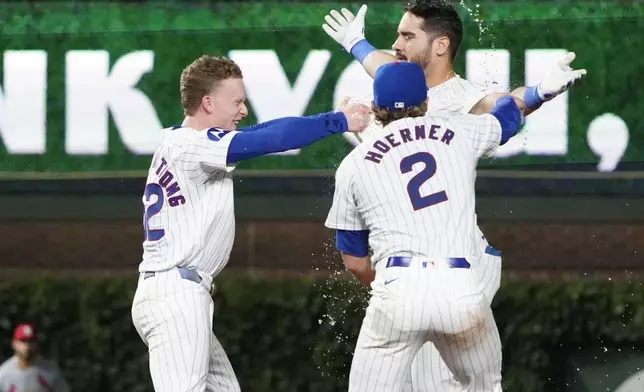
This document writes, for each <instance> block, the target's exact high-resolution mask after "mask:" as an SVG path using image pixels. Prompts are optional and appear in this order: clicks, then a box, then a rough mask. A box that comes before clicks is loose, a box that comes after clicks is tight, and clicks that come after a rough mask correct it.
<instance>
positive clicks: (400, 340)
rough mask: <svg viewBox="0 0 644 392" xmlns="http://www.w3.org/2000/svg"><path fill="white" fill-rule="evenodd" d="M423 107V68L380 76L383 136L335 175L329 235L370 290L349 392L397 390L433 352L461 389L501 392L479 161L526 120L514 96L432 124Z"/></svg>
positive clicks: (404, 66) (399, 66) (388, 69)
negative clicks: (481, 257)
mask: <svg viewBox="0 0 644 392" xmlns="http://www.w3.org/2000/svg"><path fill="white" fill-rule="evenodd" d="M429 99H430V100H431V98H429ZM427 100H428V98H427V87H426V85H425V76H424V74H423V70H422V68H421V67H420V66H418V65H417V64H415V63H411V62H406V61H404V62H395V63H388V64H385V65H383V66H381V67H380V68H379V69H378V70H377V72H376V74H375V78H374V100H373V111H374V114H375V118H376V121H378V122H379V123H380V124H381V125H382V126H383V127H384V128H381V129H380V133H379V134H372V135H369V136H368V138H367V139H365V140H364V142H363V143H361V144H360V145H359V146H357V147H356V148H355V149H354V150H353V151H351V152H350V153H349V155H347V157H345V159H344V160H343V161H342V163H341V164H340V166H339V167H338V170H337V172H336V187H335V194H334V199H333V204H332V206H331V209H330V211H329V214H328V217H327V220H326V226H327V227H329V228H332V229H336V247H337V248H338V249H339V250H340V252H341V254H342V258H343V260H344V263H345V265H346V267H347V269H348V270H349V271H351V272H352V273H354V274H355V275H356V277H357V278H358V279H359V280H360V281H361V282H363V283H364V284H366V285H371V288H372V291H371V299H370V301H369V306H368V307H367V310H366V314H365V317H364V320H363V324H362V328H361V330H360V335H359V337H358V342H357V344H356V349H355V353H354V356H353V362H352V364H351V372H350V376H349V392H362V391H370V392H397V391H401V390H402V389H403V385H404V382H405V380H406V379H407V378H408V377H409V372H410V366H411V363H412V360H413V359H414V357H415V355H416V353H417V352H418V351H419V350H420V348H421V347H422V346H423V344H425V343H426V342H432V343H433V344H434V345H435V346H436V347H437V349H438V351H439V353H440V354H441V356H442V357H443V358H444V360H445V363H446V364H447V366H448V368H449V370H450V371H451V372H452V374H453V375H454V377H455V378H456V380H457V381H458V382H459V383H460V384H461V387H462V388H463V389H465V390H468V391H481V392H483V391H485V392H491V391H494V392H496V391H501V366H500V362H501V358H500V349H497V348H498V347H500V344H501V343H500V339H499V335H498V331H497V329H496V324H495V323H494V319H493V317H492V311H491V308H490V304H489V302H488V301H487V299H486V298H485V294H484V292H483V288H482V285H481V283H480V278H479V277H478V275H477V274H476V272H475V271H474V270H473V269H471V268H470V266H471V260H475V259H476V257H477V254H478V251H477V246H476V245H477V244H476V242H474V241H472V238H473V233H474V232H475V230H476V220H475V215H474V205H475V198H474V181H475V176H476V164H477V161H478V160H479V159H480V158H481V157H482V156H484V155H486V154H490V153H491V152H492V151H493V150H494V149H496V147H498V146H499V145H500V144H503V143H505V142H506V141H507V140H509V138H510V137H512V136H513V135H515V134H516V132H517V131H518V130H519V129H520V127H521V125H522V121H523V116H522V113H521V110H520V109H519V107H518V106H517V103H516V102H515V98H513V97H511V96H504V97H502V98H499V99H498V100H497V103H496V105H495V106H494V108H493V109H492V110H491V113H490V114H484V115H469V114H468V115H460V114H449V113H446V112H444V113H442V114H440V115H430V116H426V115H425V111H426V108H427ZM519 103H520V104H521V105H523V103H522V102H519ZM369 247H371V248H372V251H373V254H372V256H369Z"/></svg>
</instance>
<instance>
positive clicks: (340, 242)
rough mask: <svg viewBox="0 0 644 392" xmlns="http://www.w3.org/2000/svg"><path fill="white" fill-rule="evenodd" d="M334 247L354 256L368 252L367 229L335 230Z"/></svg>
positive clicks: (363, 255) (365, 254) (364, 254)
mask: <svg viewBox="0 0 644 392" xmlns="http://www.w3.org/2000/svg"><path fill="white" fill-rule="evenodd" d="M335 247H336V248H337V249H338V250H339V251H341V252H342V253H346V254H349V255H351V256H355V257H365V256H367V255H368V254H369V230H336V232H335Z"/></svg>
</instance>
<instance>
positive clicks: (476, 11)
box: [460, 0, 489, 44]
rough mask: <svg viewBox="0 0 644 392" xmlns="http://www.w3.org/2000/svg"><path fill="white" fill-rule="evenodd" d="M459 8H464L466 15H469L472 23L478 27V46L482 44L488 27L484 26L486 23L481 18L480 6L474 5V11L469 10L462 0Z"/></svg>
mask: <svg viewBox="0 0 644 392" xmlns="http://www.w3.org/2000/svg"><path fill="white" fill-rule="evenodd" d="M460 4H461V7H463V8H465V10H466V11H467V13H468V14H469V15H470V17H471V18H472V20H473V21H474V23H476V24H477V25H478V27H479V44H480V43H482V41H483V37H484V36H485V35H487V33H488V31H489V27H488V26H487V25H486V23H485V22H484V21H483V17H482V16H481V5H480V4H479V3H475V4H474V5H473V7H474V9H472V8H470V7H469V6H468V5H467V4H465V1H464V0H461V3H460Z"/></svg>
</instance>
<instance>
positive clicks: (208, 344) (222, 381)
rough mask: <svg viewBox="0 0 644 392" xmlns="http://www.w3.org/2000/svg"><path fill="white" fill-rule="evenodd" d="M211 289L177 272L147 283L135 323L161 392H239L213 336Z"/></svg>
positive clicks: (136, 303)
mask: <svg viewBox="0 0 644 392" xmlns="http://www.w3.org/2000/svg"><path fill="white" fill-rule="evenodd" d="M206 287H209V284H205V283H204V284H203V285H201V284H198V283H195V282H193V281H190V280H186V279H183V278H181V276H180V275H179V272H178V270H177V269H176V268H173V269H170V270H168V271H164V272H157V273H156V274H155V276H153V277H150V278H147V279H143V274H140V277H139V283H138V287H137V289H136V293H135V295H134V300H133V303H132V321H133V323H134V326H135V328H136V330H137V332H138V333H139V335H140V336H141V339H142V340H143V342H144V343H145V344H146V345H147V346H148V352H149V356H150V375H151V376H152V383H153V384H154V390H155V391H156V392H205V391H216V392H220V391H221V392H239V391H240V387H239V383H238V381H237V378H236V376H235V372H234V371H233V367H232V365H231V364H230V361H229V360H228V357H227V356H226V353H225V352H224V349H223V348H222V346H221V344H220V343H219V341H218V340H217V338H216V337H215V334H214V333H213V331H212V327H213V315H214V304H213V301H212V297H211V295H210V292H209V290H208V289H206Z"/></svg>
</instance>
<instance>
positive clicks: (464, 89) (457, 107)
mask: <svg viewBox="0 0 644 392" xmlns="http://www.w3.org/2000/svg"><path fill="white" fill-rule="evenodd" d="M491 92H492V91H491V90H489V89H487V88H485V87H484V86H482V85H478V84H474V83H472V82H470V81H469V80H467V79H463V78H461V77H460V76H459V75H455V76H454V77H453V78H450V79H448V80H446V81H445V82H443V83H441V84H439V85H437V86H435V87H432V88H430V89H429V90H428V91H427V97H428V98H429V100H428V102H427V115H428V116H431V115H432V114H434V113H439V112H443V111H444V112H449V113H452V114H453V113H460V114H468V113H469V112H470V110H472V107H474V105H476V103H477V102H478V101H480V100H481V99H482V98H483V97H485V96H486V95H487V94H489V93H491ZM372 100H373V95H368V96H366V97H363V98H362V99H360V100H359V102H361V103H365V104H370V103H371V101H372ZM381 129H382V126H380V125H379V124H378V123H376V122H375V121H372V122H371V124H370V125H369V127H367V129H365V130H364V132H362V133H360V136H361V137H362V138H363V139H365V138H368V137H371V135H373V134H375V135H378V134H379V133H380V130H381ZM491 156H492V155H489V154H488V155H485V156H484V157H486V158H488V157H491ZM475 218H476V214H475ZM476 238H477V239H478V240H479V242H480V245H479V251H480V249H485V246H486V245H487V240H486V239H485V236H484V235H483V232H481V230H480V228H479V227H478V225H477V227H476ZM479 253H480V252H479Z"/></svg>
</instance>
